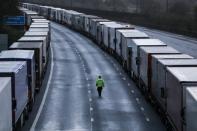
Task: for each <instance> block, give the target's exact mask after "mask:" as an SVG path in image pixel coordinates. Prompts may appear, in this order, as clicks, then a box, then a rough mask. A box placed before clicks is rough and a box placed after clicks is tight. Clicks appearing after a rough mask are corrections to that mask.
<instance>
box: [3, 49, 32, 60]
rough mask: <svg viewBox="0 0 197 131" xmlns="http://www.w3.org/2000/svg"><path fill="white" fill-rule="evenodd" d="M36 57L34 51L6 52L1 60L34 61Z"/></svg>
mask: <svg viewBox="0 0 197 131" xmlns="http://www.w3.org/2000/svg"><path fill="white" fill-rule="evenodd" d="M33 56H34V51H33V50H6V51H2V52H1V53H0V59H1V58H19V59H20V58H21V59H32V58H33Z"/></svg>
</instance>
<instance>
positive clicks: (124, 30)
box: [117, 28, 134, 33]
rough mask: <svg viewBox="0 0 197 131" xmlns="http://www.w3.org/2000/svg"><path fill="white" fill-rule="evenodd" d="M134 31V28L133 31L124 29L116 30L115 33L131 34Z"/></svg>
mask: <svg viewBox="0 0 197 131" xmlns="http://www.w3.org/2000/svg"><path fill="white" fill-rule="evenodd" d="M133 30H134V28H133V29H131V28H128V29H127V28H126V29H118V30H117V32H120V33H124V32H125V33H129V32H132V31H133Z"/></svg>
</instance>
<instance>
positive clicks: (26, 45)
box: [9, 42, 42, 49]
mask: <svg viewBox="0 0 197 131" xmlns="http://www.w3.org/2000/svg"><path fill="white" fill-rule="evenodd" d="M9 48H11V49H20V48H23V49H32V48H42V42H15V43H13V44H12V45H11V46H10V47H9Z"/></svg>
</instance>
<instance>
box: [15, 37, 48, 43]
mask: <svg viewBox="0 0 197 131" xmlns="http://www.w3.org/2000/svg"><path fill="white" fill-rule="evenodd" d="M44 40H46V37H44V36H39V37H37V36H35V37H30V36H23V37H21V38H20V39H19V40H18V41H19V42H23V41H24V42H28V41H29V42H34V41H35V42H38V41H44Z"/></svg>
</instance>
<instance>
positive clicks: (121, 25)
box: [104, 22, 130, 28]
mask: <svg viewBox="0 0 197 131" xmlns="http://www.w3.org/2000/svg"><path fill="white" fill-rule="evenodd" d="M104 25H105V26H107V27H108V28H122V27H130V25H128V24H120V23H117V22H112V23H104Z"/></svg>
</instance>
